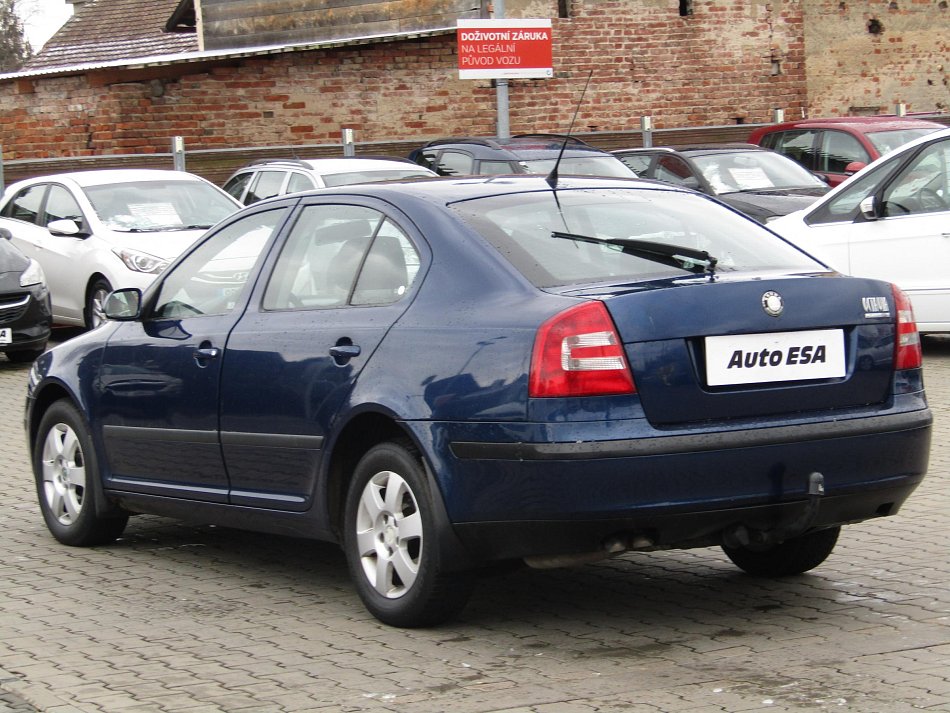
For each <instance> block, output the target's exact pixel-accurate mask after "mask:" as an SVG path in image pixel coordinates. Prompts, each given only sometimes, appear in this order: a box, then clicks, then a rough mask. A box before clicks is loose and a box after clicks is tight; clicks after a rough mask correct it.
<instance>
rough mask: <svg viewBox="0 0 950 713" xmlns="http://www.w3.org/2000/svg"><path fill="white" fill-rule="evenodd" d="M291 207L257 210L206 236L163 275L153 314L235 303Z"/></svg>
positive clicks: (204, 310)
mask: <svg viewBox="0 0 950 713" xmlns="http://www.w3.org/2000/svg"><path fill="white" fill-rule="evenodd" d="M285 212H286V211H285V209H279V210H269V211H265V212H262V213H254V214H253V215H249V216H246V217H245V218H242V219H241V220H238V221H237V222H235V223H232V224H231V225H229V226H227V227H225V228H223V229H222V230H220V231H218V232H216V233H215V234H214V235H212V236H211V237H209V238H208V239H207V240H205V242H204V243H202V244H201V245H200V246H199V247H198V248H197V249H196V250H195V251H194V252H192V253H191V254H190V255H188V257H187V258H185V259H184V260H182V261H181V262H180V263H179V264H178V265H176V266H175V267H174V268H173V269H172V271H171V272H169V273H168V274H167V275H166V276H165V279H163V280H162V283H161V288H160V291H159V295H158V299H157V300H156V302H155V307H154V309H153V310H152V316H153V317H154V318H156V319H182V318H185V317H198V316H203V315H220V314H227V313H228V312H230V311H231V310H232V309H234V307H235V305H236V304H237V302H238V300H239V299H240V298H241V295H242V294H243V292H244V290H245V288H246V287H247V283H248V279H249V278H250V276H251V274H253V271H254V266H255V265H256V264H257V261H258V259H259V258H260V256H261V253H262V252H263V250H264V247H265V246H266V245H267V242H268V240H269V239H270V237H271V235H272V234H273V233H274V231H275V230H276V229H277V226H278V225H279V224H280V221H281V219H282V218H283V216H284V213H285Z"/></svg>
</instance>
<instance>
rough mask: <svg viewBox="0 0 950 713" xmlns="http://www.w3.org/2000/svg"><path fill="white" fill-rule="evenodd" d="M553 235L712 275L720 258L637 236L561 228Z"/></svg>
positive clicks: (704, 252)
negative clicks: (597, 234)
mask: <svg viewBox="0 0 950 713" xmlns="http://www.w3.org/2000/svg"><path fill="white" fill-rule="evenodd" d="M551 237H552V238H562V239H564V240H574V241H576V242H580V243H594V244H595V245H616V246H617V247H619V248H620V249H621V251H622V252H624V253H626V254H628V255H635V256H636V257H642V258H645V259H646V260H652V261H653V262H658V263H660V264H661V265H666V266H667V267H676V268H679V269H681V270H687V271H689V272H693V273H697V274H698V273H703V272H705V273H707V274H708V275H709V276H710V277H712V276H713V275H715V274H716V264H717V263H718V262H719V260H717V259H716V258H714V257H713V256H712V255H710V254H709V253H708V252H706V251H705V250H696V249H695V248H688V247H685V246H683V245H668V244H666V243H655V242H652V241H650V240H637V239H635V238H595V237H593V236H591V235H578V234H577V233H564V232H561V231H559V230H555V231H554V232H552V233H551ZM697 262H699V263H705V265H699V264H696V263H697ZM684 263H686V264H684ZM690 263H692V264H690Z"/></svg>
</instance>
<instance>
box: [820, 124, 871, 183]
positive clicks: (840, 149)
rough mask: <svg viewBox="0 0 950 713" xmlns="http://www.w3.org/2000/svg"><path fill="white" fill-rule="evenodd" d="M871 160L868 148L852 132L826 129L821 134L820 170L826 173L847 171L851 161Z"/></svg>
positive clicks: (866, 161) (864, 161) (865, 161)
mask: <svg viewBox="0 0 950 713" xmlns="http://www.w3.org/2000/svg"><path fill="white" fill-rule="evenodd" d="M855 161H859V162H860V163H869V162H870V161H871V157H870V155H868V152H867V150H866V149H865V148H864V147H863V146H862V145H861V142H860V141H858V140H857V139H856V138H855V137H853V136H852V135H851V134H846V133H844V132H843V131H824V132H822V135H821V147H820V148H819V150H818V166H817V169H818V170H819V171H824V172H825V173H845V169H846V168H847V167H848V164H849V163H854V162H855Z"/></svg>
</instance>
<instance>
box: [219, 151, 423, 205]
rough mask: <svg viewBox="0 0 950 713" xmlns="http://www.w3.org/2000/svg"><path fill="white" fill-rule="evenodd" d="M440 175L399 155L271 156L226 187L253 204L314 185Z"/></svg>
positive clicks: (240, 172) (241, 172) (235, 175)
mask: <svg viewBox="0 0 950 713" xmlns="http://www.w3.org/2000/svg"><path fill="white" fill-rule="evenodd" d="M437 175H438V174H437V173H436V172H435V171H431V170H429V169H428V168H426V167H425V166H420V165H419V164H417V163H414V162H413V161H409V160H408V159H399V158H369V157H362V156H347V157H343V158H311V159H269V160H264V161H258V162H255V163H252V164H250V165H248V166H244V167H243V168H239V169H238V170H237V171H235V172H234V173H233V174H232V175H231V177H230V178H228V180H227V181H225V183H224V190H225V191H227V192H228V193H230V194H231V195H232V196H234V197H235V198H237V199H238V200H239V201H241V203H242V204H244V205H250V204H251V203H256V202H257V201H260V200H264V199H265V198H273V197H274V196H282V195H284V194H285V193H299V192H300V191H310V190H313V189H314V188H327V187H328V186H348V185H352V184H354V183H373V182H375V181H398V180H403V179H407V178H432V177H435V176H437Z"/></svg>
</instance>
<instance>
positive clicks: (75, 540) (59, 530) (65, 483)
mask: <svg viewBox="0 0 950 713" xmlns="http://www.w3.org/2000/svg"><path fill="white" fill-rule="evenodd" d="M33 473H34V475H35V478H36V492H37V496H38V498H39V502H40V510H41V511H42V512H43V519H44V520H45V521H46V526H47V527H48V528H49V531H50V532H51V533H52V534H53V537H55V538H56V539H57V540H58V541H59V542H61V543H62V544H64V545H72V546H74V547H91V546H93V545H104V544H108V543H110V542H114V541H115V540H116V539H118V538H119V536H120V535H121V534H122V532H123V531H124V530H125V526H126V524H127V523H128V520H129V516H128V514H127V513H124V514H123V513H119V514H116V515H112V516H109V517H104V516H102V515H100V514H99V512H98V510H99V508H98V507H97V506H98V505H100V503H98V502H97V498H98V497H100V495H99V493H100V492H101V491H100V490H99V489H98V488H96V487H95V485H94V481H93V479H94V478H98V477H99V464H98V459H97V457H96V452H95V449H94V448H93V445H92V438H91V437H90V435H89V428H88V426H86V422H85V420H84V419H83V417H82V415H81V414H80V413H79V411H77V410H76V408H75V407H74V406H73V405H72V404H70V403H69V402H67V401H65V400H63V401H57V402H56V403H54V404H53V405H52V406H50V408H49V409H48V410H47V411H46V413H45V414H43V418H42V420H41V421H40V427H39V429H37V432H36V440H35V441H34V444H33Z"/></svg>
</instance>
